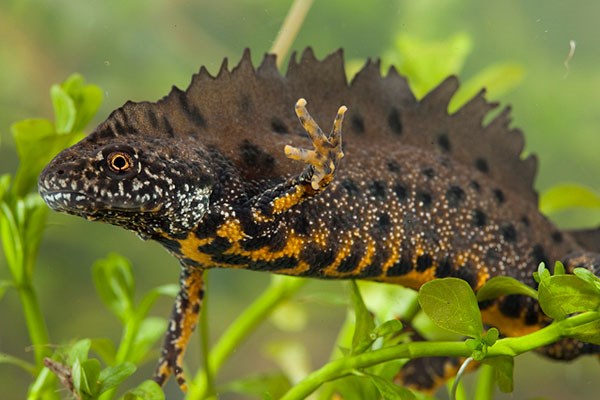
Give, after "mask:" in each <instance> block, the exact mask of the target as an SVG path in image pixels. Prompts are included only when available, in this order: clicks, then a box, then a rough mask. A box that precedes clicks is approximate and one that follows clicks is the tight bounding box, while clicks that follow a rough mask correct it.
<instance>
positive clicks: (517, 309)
mask: <svg viewBox="0 0 600 400" xmlns="http://www.w3.org/2000/svg"><path fill="white" fill-rule="evenodd" d="M498 309H499V310H500V312H501V313H502V314H504V315H506V316H507V317H510V318H518V317H519V316H520V315H521V295H518V294H509V295H508V296H505V297H504V298H503V299H502V300H500V302H499V304H498Z"/></svg>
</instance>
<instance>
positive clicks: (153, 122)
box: [146, 108, 158, 129]
mask: <svg viewBox="0 0 600 400" xmlns="http://www.w3.org/2000/svg"><path fill="white" fill-rule="evenodd" d="M146 116H147V117H148V122H150V125H151V126H152V127H153V128H154V129H157V128H158V118H157V117H156V113H155V112H154V110H153V109H152V108H147V109H146Z"/></svg>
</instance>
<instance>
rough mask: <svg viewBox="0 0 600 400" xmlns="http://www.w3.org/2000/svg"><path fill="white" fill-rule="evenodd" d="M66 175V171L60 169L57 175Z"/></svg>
mask: <svg viewBox="0 0 600 400" xmlns="http://www.w3.org/2000/svg"><path fill="white" fill-rule="evenodd" d="M64 173H65V170H64V169H59V170H58V171H56V175H63V174H64Z"/></svg>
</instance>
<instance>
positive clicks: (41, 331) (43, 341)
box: [17, 283, 51, 369]
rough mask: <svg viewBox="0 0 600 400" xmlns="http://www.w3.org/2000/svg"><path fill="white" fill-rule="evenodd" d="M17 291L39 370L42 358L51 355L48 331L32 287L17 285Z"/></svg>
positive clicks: (42, 364) (42, 361)
mask: <svg viewBox="0 0 600 400" xmlns="http://www.w3.org/2000/svg"><path fill="white" fill-rule="evenodd" d="M17 291H18V293H19V299H20V300H21V304H22V305H23V314H25V321H26V323H27V330H28V332H29V337H30V339H31V344H32V346H33V353H34V355H35V365H36V367H37V368H38V369H41V368H42V367H43V366H44V358H45V357H49V356H50V353H51V352H50V348H49V347H48V343H49V342H50V339H49V336H48V329H47V327H46V323H45V322H44V316H43V314H42V310H41V308H40V304H39V302H38V300H37V296H36V294H35V291H34V290H33V287H31V286H30V285H29V284H28V283H26V284H22V285H19V286H18V287H17Z"/></svg>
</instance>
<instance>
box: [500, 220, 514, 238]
mask: <svg viewBox="0 0 600 400" xmlns="http://www.w3.org/2000/svg"><path fill="white" fill-rule="evenodd" d="M500 232H501V233H502V237H503V238H504V240H506V241H507V242H515V241H516V240H517V230H516V229H515V227H514V225H513V224H506V225H502V226H501V227H500Z"/></svg>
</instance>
